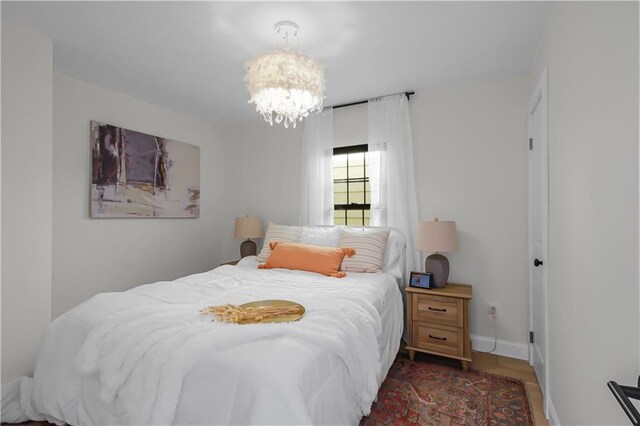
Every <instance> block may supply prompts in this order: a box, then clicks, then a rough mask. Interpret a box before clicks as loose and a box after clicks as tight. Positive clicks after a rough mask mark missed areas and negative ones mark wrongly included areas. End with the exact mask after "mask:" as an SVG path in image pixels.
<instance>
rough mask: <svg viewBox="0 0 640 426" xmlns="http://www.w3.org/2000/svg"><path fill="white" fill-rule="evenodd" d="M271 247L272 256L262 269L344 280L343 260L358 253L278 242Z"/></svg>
mask: <svg viewBox="0 0 640 426" xmlns="http://www.w3.org/2000/svg"><path fill="white" fill-rule="evenodd" d="M269 247H270V248H271V254H270V255H269V258H268V259H267V262H266V263H261V264H259V265H258V268H260V269H272V268H285V269H295V270H298V271H309V272H316V273H318V274H323V275H327V276H329V277H336V278H342V277H344V276H345V275H346V273H344V272H341V271H338V269H339V268H340V264H341V263H342V259H344V257H345V256H353V255H354V254H355V253H356V251H355V250H354V249H351V248H346V247H340V248H333V247H321V246H312V245H308V244H297V243H281V242H277V241H272V242H271V243H269Z"/></svg>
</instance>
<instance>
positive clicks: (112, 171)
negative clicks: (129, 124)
mask: <svg viewBox="0 0 640 426" xmlns="http://www.w3.org/2000/svg"><path fill="white" fill-rule="evenodd" d="M91 146H92V162H91V176H92V180H91V217H94V218H118V217H120V218H122V217H133V218H154V217H158V218H160V217H166V218H170V217H173V218H180V217H183V218H195V217H199V216H200V147H198V146H195V145H191V144H187V143H183V142H177V141H174V140H170V139H165V138H161V137H158V136H152V135H148V134H146V133H140V132H136V131H133V130H128V129H124V128H122V127H117V126H112V125H110V124H104V123H100V122H97V121H92V122H91Z"/></svg>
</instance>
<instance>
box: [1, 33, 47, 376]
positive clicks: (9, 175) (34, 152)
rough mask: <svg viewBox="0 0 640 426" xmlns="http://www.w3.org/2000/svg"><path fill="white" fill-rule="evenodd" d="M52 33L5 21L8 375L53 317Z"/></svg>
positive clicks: (29, 355)
mask: <svg viewBox="0 0 640 426" xmlns="http://www.w3.org/2000/svg"><path fill="white" fill-rule="evenodd" d="M51 69H52V43H51V40H48V39H45V38H42V37H40V36H37V35H34V34H31V33H27V32H24V31H22V30H20V29H17V28H14V27H13V26H11V25H7V24H5V23H3V24H2V379H1V380H2V383H6V382H7V381H9V380H12V379H14V378H16V377H17V376H20V375H23V374H28V373H30V372H31V371H32V369H33V365H34V361H35V355H36V351H37V348H38V345H39V343H40V338H41V337H42V334H43V332H44V329H45V327H46V325H47V324H48V323H49V320H50V318H51V234H52V230H51V227H52V224H51V208H52V207H51V206H52V196H51V156H52V143H51V126H52V124H51V99H52V82H51Z"/></svg>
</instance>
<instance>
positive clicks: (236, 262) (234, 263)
mask: <svg viewBox="0 0 640 426" xmlns="http://www.w3.org/2000/svg"><path fill="white" fill-rule="evenodd" d="M238 262H240V260H232V261H231V262H223V263H221V264H220V266H224V265H237V264H238Z"/></svg>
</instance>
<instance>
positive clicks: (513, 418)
mask: <svg viewBox="0 0 640 426" xmlns="http://www.w3.org/2000/svg"><path fill="white" fill-rule="evenodd" d="M532 419H533V418H532V415H531V409H530V407H529V400H528V398H527V392H526V389H525V386H524V383H523V382H522V381H521V380H518V379H512V378H510V377H505V376H497V375H495V374H490V373H483V372H479V371H473V370H472V371H469V372H467V373H465V372H464V371H462V369H460V368H459V367H450V366H447V365H443V364H438V363H434V362H430V361H420V360H416V361H409V359H408V358H407V357H406V356H403V355H398V357H397V358H396V361H395V362H394V364H393V366H392V367H391V370H389V374H388V375H387V378H386V380H385V381H384V383H383V384H382V387H381V388H380V391H379V392H378V400H377V401H376V402H375V403H374V404H373V407H372V408H371V414H370V415H369V416H368V417H364V418H363V419H362V421H361V422H360V425H361V426H364V425H533V420H532Z"/></svg>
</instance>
